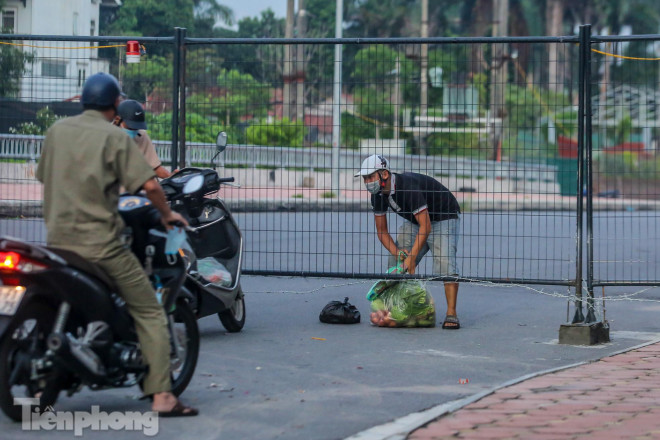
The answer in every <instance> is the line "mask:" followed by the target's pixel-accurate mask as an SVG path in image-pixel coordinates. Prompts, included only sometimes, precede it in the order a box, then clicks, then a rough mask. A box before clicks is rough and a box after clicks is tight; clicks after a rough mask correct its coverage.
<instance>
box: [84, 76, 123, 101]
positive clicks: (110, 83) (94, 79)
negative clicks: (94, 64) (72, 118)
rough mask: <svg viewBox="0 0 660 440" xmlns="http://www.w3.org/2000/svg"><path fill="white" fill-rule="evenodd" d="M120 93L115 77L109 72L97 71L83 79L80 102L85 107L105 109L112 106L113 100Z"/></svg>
mask: <svg viewBox="0 0 660 440" xmlns="http://www.w3.org/2000/svg"><path fill="white" fill-rule="evenodd" d="M121 95H122V92H121V87H120V86H119V82H118V81H117V78H115V77H114V76H112V75H110V74H109V73H105V72H99V73H95V74H94V75H92V76H90V77H89V78H87V81H85V85H84V86H83V91H82V98H81V102H82V105H83V107H85V108H92V109H97V110H106V109H109V108H112V107H114V105H115V101H116V100H117V98H118V97H119V96H121Z"/></svg>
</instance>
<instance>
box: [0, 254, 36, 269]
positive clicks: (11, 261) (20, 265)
mask: <svg viewBox="0 0 660 440" xmlns="http://www.w3.org/2000/svg"><path fill="white" fill-rule="evenodd" d="M47 268H48V266H46V265H44V264H41V263H38V262H36V261H33V260H30V259H29V258H25V257H23V256H21V255H20V254H18V253H16V252H0V270H1V271H6V272H21V273H32V272H39V271H42V270H45V269H47Z"/></svg>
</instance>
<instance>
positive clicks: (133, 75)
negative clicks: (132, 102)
mask: <svg viewBox="0 0 660 440" xmlns="http://www.w3.org/2000/svg"><path fill="white" fill-rule="evenodd" d="M120 77H121V79H122V87H123V90H124V93H126V95H128V96H129V97H130V98H132V99H137V100H138V101H146V100H147V97H148V96H149V95H150V94H151V93H152V92H154V91H155V90H158V91H159V92H160V94H162V95H163V96H168V97H169V96H171V95H172V55H167V56H160V55H155V54H149V55H147V56H146V57H145V58H144V59H143V60H142V61H141V62H140V63H135V64H124V65H123V66H122V70H121V72H120Z"/></svg>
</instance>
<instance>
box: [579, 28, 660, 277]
mask: <svg viewBox="0 0 660 440" xmlns="http://www.w3.org/2000/svg"><path fill="white" fill-rule="evenodd" d="M591 50H592V69H591V70H592V72H593V75H592V78H591V96H590V102H591V108H592V119H591V124H592V127H593V128H592V131H593V132H592V136H591V140H592V145H593V193H594V197H593V200H594V201H597V200H598V201H603V200H607V201H608V202H609V203H608V204H609V206H610V210H609V211H608V212H600V211H596V212H594V213H593V215H594V217H593V247H594V249H593V252H594V255H593V278H594V280H593V284H594V285H608V284H609V285H613V284H614V285H616V284H653V283H657V282H658V281H659V280H660V260H659V259H658V255H657V253H656V252H655V250H656V249H658V248H659V247H660V233H659V231H658V211H657V206H658V203H660V162H659V161H660V159H659V156H658V149H659V147H660V68H658V62H657V59H658V56H659V55H660V36H655V37H649V38H643V39H635V40H632V41H620V40H617V39H616V38H611V39H609V40H608V39H605V38H602V39H597V41H595V42H593V43H592V46H591ZM640 202H641V203H640Z"/></svg>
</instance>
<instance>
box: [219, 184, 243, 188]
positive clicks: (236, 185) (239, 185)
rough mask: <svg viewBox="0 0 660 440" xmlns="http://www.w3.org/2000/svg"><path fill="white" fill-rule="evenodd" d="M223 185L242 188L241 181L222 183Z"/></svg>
mask: <svg viewBox="0 0 660 440" xmlns="http://www.w3.org/2000/svg"><path fill="white" fill-rule="evenodd" d="M222 185H227V186H233V187H234V188H240V187H241V184H240V183H222Z"/></svg>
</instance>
